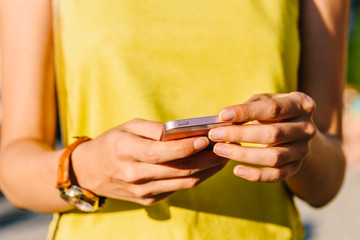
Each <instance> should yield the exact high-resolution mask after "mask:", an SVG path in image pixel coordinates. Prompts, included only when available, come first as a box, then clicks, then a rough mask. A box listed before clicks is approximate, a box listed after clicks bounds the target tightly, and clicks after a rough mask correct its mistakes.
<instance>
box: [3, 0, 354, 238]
mask: <svg viewBox="0 0 360 240" xmlns="http://www.w3.org/2000/svg"><path fill="white" fill-rule="evenodd" d="M347 15H348V1H345V0H344V1H335V0H334V1H329V0H309V1H301V2H298V1H296V0H294V1H285V0H277V1H271V3H269V1H266V0H263V1H252V0H247V1H226V2H219V1H196V2H194V1H180V2H179V1H177V2H169V1H141V2H140V1H126V0H124V1H113V0H106V1H97V0H92V1H86V2H83V1H70V0H62V1H53V6H52V7H51V6H50V3H49V2H48V1H46V0H34V1H21V0H14V1H4V0H2V1H1V16H2V19H1V24H2V25H1V28H0V29H1V31H2V40H1V42H2V46H3V60H2V62H3V82H4V83H3V91H4V92H3V103H4V105H3V109H4V114H3V116H4V120H3V135H2V141H3V142H2V150H1V154H2V156H1V186H2V189H3V191H4V193H5V195H6V196H7V197H8V199H9V200H10V201H12V202H13V203H14V204H15V205H16V206H18V207H21V208H27V209H31V210H35V211H41V212H57V213H56V214H55V215H54V216H55V217H54V220H53V223H52V226H51V229H50V233H49V238H51V237H54V238H56V239H72V238H74V239H75V238H77V239H79V238H80V239H83V238H85V239H91V238H93V239H97V238H107V239H118V238H124V239H234V238H235V239H236V238H239V239H242V238H245V239H249V238H251V239H301V238H302V237H303V229H302V226H301V222H300V220H299V217H298V214H297V211H296V208H295V207H294V205H293V201H292V196H293V194H294V195H296V196H298V197H300V198H302V199H303V200H304V201H306V202H308V203H309V204H310V205H312V206H315V207H320V206H323V205H325V204H326V203H327V202H329V201H330V200H331V199H332V198H333V197H334V196H335V195H336V193H337V192H338V190H339V188H340V186H341V183H342V179H343V175H344V159H343V154H342V151H341V148H340V139H341V131H340V126H341V108H342V104H341V99H342V90H343V85H344V62H345V61H344V59H345V49H346V48H345V45H346V44H345V43H346V32H347V30H346V29H347ZM299 16H300V27H299V28H298V20H299ZM299 33H300V35H299ZM299 36H300V39H301V46H302V47H301V62H300V63H299V59H300V47H299ZM53 43H54V44H53ZM52 49H54V52H53V51H52ZM53 53H54V54H53ZM53 59H55V72H56V82H57V85H56V88H55V83H54V81H53V76H54V71H53V68H52V67H51V66H52V60H53ZM296 90H298V91H299V92H293V91H296ZM55 93H56V94H55ZM259 93H267V94H259ZM280 93H281V94H280ZM55 95H57V96H58V107H59V108H58V109H59V112H60V119H61V128H62V134H63V138H64V142H65V145H69V144H71V143H73V142H74V141H76V140H75V139H74V137H75V136H88V137H90V138H92V139H93V140H89V139H88V138H80V140H77V141H76V145H71V146H72V147H71V148H67V151H64V149H59V150H54V149H53V145H54V135H55V126H56V112H57V104H56V100H55ZM247 99H249V100H247ZM239 103H243V104H239ZM315 103H316V105H317V111H316V112H315V113H314V110H315ZM220 110H222V111H221V112H220ZM218 112H220V118H221V119H222V120H223V121H228V122H233V123H245V122H252V124H245V125H240V124H235V125H234V126H228V127H222V128H218V129H214V130H212V131H210V132H209V136H208V138H207V137H194V138H187V139H181V140H174V141H167V142H159V141H158V139H159V137H160V134H161V131H162V127H163V124H162V122H165V121H169V120H174V119H177V118H187V117H200V116H206V115H213V114H216V113H218ZM135 118H142V119H147V120H142V119H135ZM132 119H135V120H132ZM150 120H151V121H150ZM209 139H211V140H212V141H214V142H216V144H215V145H214V147H213V151H212V150H209V149H208V148H206V147H207V145H208V144H209ZM239 142H242V144H238V143H239ZM248 143H250V145H249V144H248ZM254 143H255V145H251V144H254ZM259 144H260V145H259ZM70 158H71V160H70ZM59 159H61V161H60V162H61V165H60V166H59ZM227 159H232V160H231V161H230V162H229V163H228V164H226V163H227V161H228V160H227ZM69 161H70V162H69ZM225 165H226V166H225ZM224 166H225V167H224ZM58 172H59V173H60V178H59V180H58V184H57V188H55V187H54V185H55V183H56V177H57V173H58ZM232 172H233V173H234V174H232ZM68 173H69V175H70V181H68V180H69V178H68V177H67V176H68V175H67V174H68ZM200 182H202V183H201V184H200V185H199V183H200ZM269 183H271V184H269ZM73 186H77V187H80V191H81V194H82V196H84V195H87V196H88V199H86V200H85V201H84V202H85V203H84V205H85V206H87V207H88V208H82V210H95V209H97V207H98V206H100V205H101V204H99V202H98V201H103V200H104V197H106V198H107V200H106V203H105V205H104V206H103V207H102V208H101V209H99V210H98V211H96V212H92V213H88V212H84V211H80V210H76V209H75V208H74V207H70V208H69V206H70V204H69V202H66V201H64V199H62V198H61V197H59V190H60V192H61V193H62V195H63V196H64V197H65V199H67V200H69V198H71V196H69V195H68V193H67V192H66V190H69V189H71V188H72V187H73ZM85 193H86V194H85ZM98 196H101V197H98ZM91 200H94V201H91Z"/></svg>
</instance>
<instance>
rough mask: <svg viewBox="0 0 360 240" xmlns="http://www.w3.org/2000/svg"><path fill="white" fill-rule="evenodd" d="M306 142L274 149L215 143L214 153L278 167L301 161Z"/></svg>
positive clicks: (306, 146) (304, 153) (236, 159)
mask: <svg viewBox="0 0 360 240" xmlns="http://www.w3.org/2000/svg"><path fill="white" fill-rule="evenodd" d="M308 151H309V146H308V142H307V141H299V142H294V143H291V144H283V145H279V146H275V147H263V148H262V147H243V146H240V145H237V144H228V143H217V144H215V146H214V152H215V153H216V154H217V155H219V156H222V157H226V158H229V159H232V160H235V161H239V162H243V163H249V164H255V165H261V166H269V167H278V166H282V165H285V164H287V163H290V162H294V161H300V160H302V159H303V158H304V157H305V156H306V155H307V153H308Z"/></svg>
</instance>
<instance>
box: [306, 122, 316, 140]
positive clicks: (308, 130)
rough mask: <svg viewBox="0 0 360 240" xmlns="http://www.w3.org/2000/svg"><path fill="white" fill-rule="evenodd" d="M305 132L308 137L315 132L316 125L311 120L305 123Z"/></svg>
mask: <svg viewBox="0 0 360 240" xmlns="http://www.w3.org/2000/svg"><path fill="white" fill-rule="evenodd" d="M305 134H306V136H308V137H309V138H312V137H313V136H315V134H316V126H315V124H314V123H313V122H308V123H305Z"/></svg>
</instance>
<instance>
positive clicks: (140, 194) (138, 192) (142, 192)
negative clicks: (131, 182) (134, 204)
mask: <svg viewBox="0 0 360 240" xmlns="http://www.w3.org/2000/svg"><path fill="white" fill-rule="evenodd" d="M132 194H133V195H134V197H136V198H140V199H142V198H145V197H146V196H148V195H149V192H148V191H147V190H146V189H145V188H144V187H141V186H136V187H134V188H133V189H132Z"/></svg>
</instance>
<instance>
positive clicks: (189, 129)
mask: <svg viewBox="0 0 360 240" xmlns="http://www.w3.org/2000/svg"><path fill="white" fill-rule="evenodd" d="M230 125H232V123H229V122H223V121H221V120H220V119H219V116H218V115H215V116H208V117H199V118H187V119H180V120H174V121H170V122H167V123H165V127H164V129H163V132H162V134H161V137H160V141H168V140H174V139H180V138H187V137H194V136H205V135H207V133H208V132H209V131H210V129H212V128H216V127H223V126H230Z"/></svg>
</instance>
